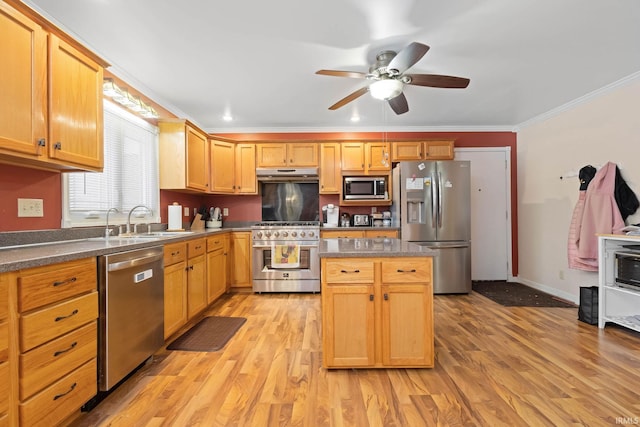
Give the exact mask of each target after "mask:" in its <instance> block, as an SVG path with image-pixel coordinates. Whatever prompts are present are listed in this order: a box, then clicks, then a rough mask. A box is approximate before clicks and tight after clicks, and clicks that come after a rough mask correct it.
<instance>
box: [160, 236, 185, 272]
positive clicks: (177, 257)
mask: <svg viewBox="0 0 640 427" xmlns="http://www.w3.org/2000/svg"><path fill="white" fill-rule="evenodd" d="M186 259H187V244H186V243H185V242H180V243H171V244H168V245H164V265H165V267H166V266H167V265H171V264H175V263H177V262H180V261H184V260H186Z"/></svg>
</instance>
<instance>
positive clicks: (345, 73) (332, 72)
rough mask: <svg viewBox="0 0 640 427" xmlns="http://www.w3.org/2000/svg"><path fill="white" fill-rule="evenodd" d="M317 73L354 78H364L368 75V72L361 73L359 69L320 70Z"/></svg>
mask: <svg viewBox="0 0 640 427" xmlns="http://www.w3.org/2000/svg"><path fill="white" fill-rule="evenodd" d="M316 74H321V75H323V76H335V77H351V78H354V79H364V78H366V77H367V74H366V73H360V72H358V71H338V70H318V71H316Z"/></svg>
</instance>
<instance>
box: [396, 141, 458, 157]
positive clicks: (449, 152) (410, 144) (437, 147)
mask: <svg viewBox="0 0 640 427" xmlns="http://www.w3.org/2000/svg"><path fill="white" fill-rule="evenodd" d="M453 148H454V141H453V140H445V139H443V140H428V141H398V142H392V143H391V161H392V162H401V161H404V160H453V154H454V153H453Z"/></svg>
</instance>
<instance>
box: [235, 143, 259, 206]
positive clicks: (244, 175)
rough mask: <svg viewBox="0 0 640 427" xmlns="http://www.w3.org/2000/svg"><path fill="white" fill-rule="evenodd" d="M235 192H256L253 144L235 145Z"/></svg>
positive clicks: (254, 147)
mask: <svg viewBox="0 0 640 427" xmlns="http://www.w3.org/2000/svg"><path fill="white" fill-rule="evenodd" d="M235 167H236V171H235V177H236V184H235V185H236V187H235V192H236V194H258V182H257V179H256V146H255V144H237V145H236V164H235Z"/></svg>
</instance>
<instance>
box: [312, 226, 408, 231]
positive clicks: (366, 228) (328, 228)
mask: <svg viewBox="0 0 640 427" xmlns="http://www.w3.org/2000/svg"><path fill="white" fill-rule="evenodd" d="M323 230H338V231H340V230H358V231H360V230H393V231H400V227H373V226H368V227H355V226H351V227H327V226H326V225H322V227H321V228H320V231H323Z"/></svg>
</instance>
